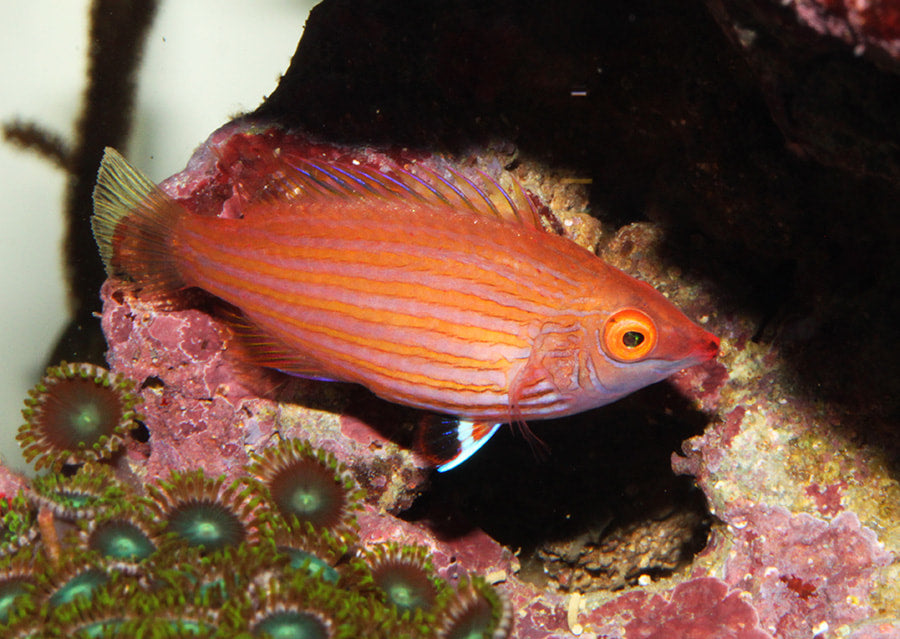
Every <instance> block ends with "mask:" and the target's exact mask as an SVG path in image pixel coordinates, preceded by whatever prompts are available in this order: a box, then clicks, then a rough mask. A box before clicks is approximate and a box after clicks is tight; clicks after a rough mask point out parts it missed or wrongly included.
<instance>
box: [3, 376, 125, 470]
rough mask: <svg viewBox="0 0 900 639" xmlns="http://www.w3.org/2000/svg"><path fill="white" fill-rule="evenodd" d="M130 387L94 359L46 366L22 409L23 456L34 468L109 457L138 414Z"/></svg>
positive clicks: (20, 433) (59, 465) (117, 447)
mask: <svg viewBox="0 0 900 639" xmlns="http://www.w3.org/2000/svg"><path fill="white" fill-rule="evenodd" d="M133 389H134V383H133V382H132V381H131V380H129V379H127V378H125V377H122V376H121V375H117V374H111V373H110V372H109V371H107V370H106V369H104V368H100V367H99V366H94V365H93V364H69V363H66V362H62V363H61V364H60V365H59V366H55V367H51V368H48V369H47V373H46V375H45V376H44V378H43V379H42V380H41V381H40V383H38V384H37V385H36V386H35V387H34V388H33V389H31V390H30V391H29V393H28V394H29V397H28V398H27V399H26V400H25V408H24V409H23V410H22V415H23V416H24V417H25V424H23V425H22V426H21V427H20V428H19V433H18V435H17V436H16V439H17V440H18V441H19V443H20V445H21V446H22V456H23V457H24V458H25V460H26V461H29V462H30V461H34V465H35V468H36V469H37V470H40V469H42V468H54V469H57V470H58V469H59V468H61V467H62V466H63V465H64V464H81V463H84V462H87V461H92V460H98V459H107V458H109V457H111V456H112V455H113V453H115V452H116V451H117V450H118V449H119V448H120V447H121V446H122V445H123V443H124V438H125V436H126V435H127V433H128V431H129V430H130V429H131V428H132V427H133V425H134V422H135V419H137V418H138V416H137V415H136V414H135V412H134V407H135V404H136V403H137V401H138V396H137V395H136V394H135V393H134V392H133Z"/></svg>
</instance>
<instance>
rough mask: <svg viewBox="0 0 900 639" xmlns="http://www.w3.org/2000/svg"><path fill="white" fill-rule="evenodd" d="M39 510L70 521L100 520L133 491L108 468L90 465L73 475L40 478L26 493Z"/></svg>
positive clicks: (56, 474)
mask: <svg viewBox="0 0 900 639" xmlns="http://www.w3.org/2000/svg"><path fill="white" fill-rule="evenodd" d="M26 495H27V497H28V499H29V500H30V501H31V502H32V503H33V504H34V505H35V507H36V508H46V509H48V510H50V511H52V512H53V514H54V515H55V516H56V517H59V518H60V519H65V520H69V521H75V520H80V519H81V520H83V519H90V518H93V517H97V516H98V515H99V514H100V513H102V512H103V511H104V510H106V509H108V508H111V507H114V506H116V505H118V504H121V503H123V502H124V501H127V500H128V499H129V496H130V495H131V491H130V489H128V488H127V487H126V486H125V485H123V484H122V483H121V482H119V481H118V480H117V479H116V477H115V475H114V473H113V470H112V469H111V468H110V467H109V466H105V465H103V464H98V463H93V462H91V463H87V464H85V465H84V466H82V467H81V468H80V469H79V470H78V472H77V473H75V474H74V475H65V474H61V473H51V474H48V475H44V476H42V477H37V478H35V479H34V481H32V482H31V488H30V489H29V490H28V491H27V493H26Z"/></svg>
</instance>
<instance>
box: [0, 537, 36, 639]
mask: <svg viewBox="0 0 900 639" xmlns="http://www.w3.org/2000/svg"><path fill="white" fill-rule="evenodd" d="M38 554H39V553H38ZM36 562H37V559H36V557H35V553H34V551H33V550H32V549H30V548H28V549H24V550H20V551H19V552H18V553H16V554H15V555H10V556H9V557H4V558H3V559H0V627H2V626H3V625H4V624H7V623H9V622H10V621H11V620H13V619H15V618H16V617H17V616H22V615H23V614H24V613H26V612H28V610H29V608H30V607H31V608H33V606H29V605H28V604H29V603H30V601H31V599H32V597H33V595H34V592H35V588H36V585H37V575H36V573H35V565H36Z"/></svg>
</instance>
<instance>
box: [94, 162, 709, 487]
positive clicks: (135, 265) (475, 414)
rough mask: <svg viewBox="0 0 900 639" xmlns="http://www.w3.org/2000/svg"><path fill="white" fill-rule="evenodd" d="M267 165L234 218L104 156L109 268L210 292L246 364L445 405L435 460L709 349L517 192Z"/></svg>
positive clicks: (152, 283)
mask: <svg viewBox="0 0 900 639" xmlns="http://www.w3.org/2000/svg"><path fill="white" fill-rule="evenodd" d="M267 166H269V167H272V168H273V173H272V177H271V179H270V180H269V181H268V182H267V183H265V184H264V186H263V187H262V188H261V189H260V190H259V192H258V193H255V194H253V197H251V198H249V203H248V204H246V205H245V206H244V210H243V211H241V214H242V217H241V218H240V219H224V218H219V217H216V216H215V215H213V214H214V213H215V211H203V213H204V215H197V214H195V213H191V212H189V211H187V210H186V209H185V208H184V207H182V206H181V205H179V204H178V203H176V202H175V201H174V200H172V199H171V198H170V197H169V196H167V195H166V194H165V193H164V192H163V191H162V190H161V189H159V188H158V187H157V186H156V185H154V184H153V183H152V182H150V181H149V180H147V179H146V178H145V177H143V176H142V175H141V174H140V173H138V172H137V171H136V170H135V169H133V168H132V167H131V166H130V165H128V163H127V162H126V161H125V160H124V158H122V157H121V156H120V155H119V154H118V153H116V152H115V151H114V150H112V149H107V151H106V153H105V155H104V158H103V162H102V164H101V168H100V172H99V174H98V179H97V186H96V188H95V192H94V200H95V212H94V217H93V228H94V235H95V238H96V239H97V243H98V245H99V247H100V253H101V256H102V257H103V260H104V263H105V265H106V268H107V272H108V273H109V274H110V275H113V276H121V277H128V278H130V279H132V280H134V281H136V282H138V283H139V284H140V285H141V286H143V287H145V288H147V289H149V290H151V291H153V292H155V293H163V294H164V293H166V292H170V291H174V290H176V289H180V288H185V287H197V288H201V289H203V290H205V291H207V292H208V293H210V294H212V295H214V296H217V297H219V298H220V299H222V300H223V301H225V302H227V303H228V304H229V305H230V306H232V307H234V308H235V309H236V311H235V312H236V313H237V314H238V317H236V318H232V320H231V322H232V324H233V326H234V328H235V334H236V336H237V337H238V339H240V340H241V341H243V342H244V344H245V345H246V350H247V352H248V353H249V356H250V357H251V358H252V359H253V360H254V361H256V362H257V363H259V364H261V365H264V366H270V367H273V368H279V369H282V370H284V371H286V372H290V373H294V374H300V375H305V376H308V377H314V378H320V379H330V380H340V381H349V382H355V383H359V384H362V385H364V386H367V387H368V388H369V389H371V390H372V391H373V392H375V393H376V394H378V395H380V396H381V397H383V398H385V399H387V400H390V401H394V402H398V403H402V404H407V405H410V406H415V407H418V408H423V409H427V410H431V411H437V412H439V413H447V414H448V416H444V417H437V418H432V419H430V420H426V421H427V425H423V428H422V429H421V430H422V435H421V437H420V443H421V446H420V448H421V450H422V451H423V452H424V453H426V456H427V457H428V458H429V459H431V460H432V461H433V462H434V463H435V464H436V465H437V466H438V468H439V469H441V470H446V469H448V468H452V467H454V466H456V465H457V464H459V463H460V462H461V461H462V460H464V459H465V458H466V457H468V456H469V455H471V454H472V453H473V452H474V451H475V450H477V449H478V448H479V447H480V446H481V445H482V444H483V443H484V441H486V440H487V438H489V437H490V436H491V435H492V434H493V433H494V432H495V431H496V427H497V424H498V423H499V422H508V421H521V422H524V421H525V420H530V419H542V418H547V417H559V416H563V415H568V414H572V413H575V412H579V411H582V410H586V409H588V408H593V407H596V406H600V405H603V404H606V403H609V402H611V401H614V400H616V399H618V398H619V397H622V396H623V395H626V394H628V393H630V392H632V391H634V390H636V389H638V388H641V387H643V386H646V385H648V384H652V383H653V382H656V381H658V380H660V379H662V378H664V377H666V376H668V375H669V374H671V373H673V372H675V371H677V370H679V369H681V368H685V367H687V366H691V365H693V364H696V363H699V362H702V361H705V360H707V359H710V358H712V357H714V356H715V355H716V352H717V350H718V339H717V338H716V337H714V336H713V335H711V334H709V333H707V332H706V331H704V330H703V329H702V328H700V327H699V326H697V325H695V324H694V323H692V322H691V321H690V320H689V319H688V318H686V317H685V316H684V315H683V314H682V313H681V312H680V311H678V310H677V309H676V308H675V307H674V306H673V305H672V304H671V303H669V302H668V301H667V300H666V299H665V298H664V297H663V296H662V295H661V294H659V293H658V292H657V291H655V290H654V289H653V288H652V287H650V286H649V285H647V284H645V283H643V282H640V281H638V280H635V279H634V278H631V277H630V276H628V275H626V274H625V273H622V272H621V271H619V270H617V269H615V268H613V267H611V266H609V265H608V264H606V263H605V262H603V261H602V260H600V259H599V258H597V257H596V256H594V255H593V254H591V253H590V252H588V251H586V250H584V249H582V248H581V247H578V246H576V245H575V244H574V243H572V242H570V241H569V240H567V239H565V238H563V237H560V236H556V235H553V234H551V233H547V232H545V231H544V230H543V229H542V228H541V226H540V220H539V216H538V214H537V212H536V211H535V209H534V207H533V206H532V205H531V201H530V200H529V198H528V197H527V196H526V195H525V194H524V192H523V191H522V189H521V187H519V186H518V185H515V186H514V188H513V190H512V191H511V192H507V191H505V190H504V189H502V188H501V187H500V186H499V185H498V184H496V183H495V182H493V181H492V180H491V179H490V178H487V176H484V175H481V176H478V177H471V176H464V175H461V174H452V175H451V176H450V177H442V176H440V175H438V174H437V173H433V172H431V171H427V170H424V171H421V172H420V173H419V174H414V173H412V172H407V171H402V170H395V171H393V172H381V171H377V170H375V169H373V168H371V167H364V166H356V165H354V164H353V163H351V162H343V163H342V162H334V163H325V162H312V161H307V160H303V159H300V158H290V159H285V158H273V159H271V160H267ZM451 440H452V441H451Z"/></svg>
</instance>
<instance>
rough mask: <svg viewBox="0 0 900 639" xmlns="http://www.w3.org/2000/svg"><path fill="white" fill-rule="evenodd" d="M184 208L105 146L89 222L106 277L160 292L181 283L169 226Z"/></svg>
mask: <svg viewBox="0 0 900 639" xmlns="http://www.w3.org/2000/svg"><path fill="white" fill-rule="evenodd" d="M187 214H188V212H187V211H186V209H185V208H184V207H183V206H181V205H180V204H178V203H177V202H176V201H175V200H173V199H172V198H171V197H169V196H168V195H166V194H165V193H164V192H163V191H162V189H160V188H159V187H158V186H157V185H156V184H154V183H153V182H151V181H150V180H149V179H148V178H147V177H146V176H144V175H143V174H141V173H140V172H139V171H138V170H137V169H135V168H134V167H133V166H131V165H130V164H128V162H127V161H126V160H125V158H123V157H122V156H121V155H120V154H119V152H118V151H116V150H115V149H112V148H109V147H107V148H106V150H105V151H104V153H103V160H102V161H101V162H100V170H99V171H98V173H97V184H96V186H95V187H94V215H93V217H91V228H92V229H93V231H94V240H96V242H97V246H98V247H99V248H100V256H101V257H102V258H103V265H104V266H105V267H106V274H107V275H109V276H111V277H125V278H127V279H131V280H133V281H135V282H137V283H139V284H141V286H142V287H143V288H144V289H147V290H150V291H151V292H156V293H165V292H170V291H173V290H177V289H179V288H183V287H184V286H185V283H184V281H183V279H182V277H181V274H180V273H179V271H178V266H177V263H176V261H175V251H174V245H173V241H172V240H173V237H172V236H173V232H174V229H175V228H176V222H177V221H178V218H180V217H181V216H182V215H187Z"/></svg>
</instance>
